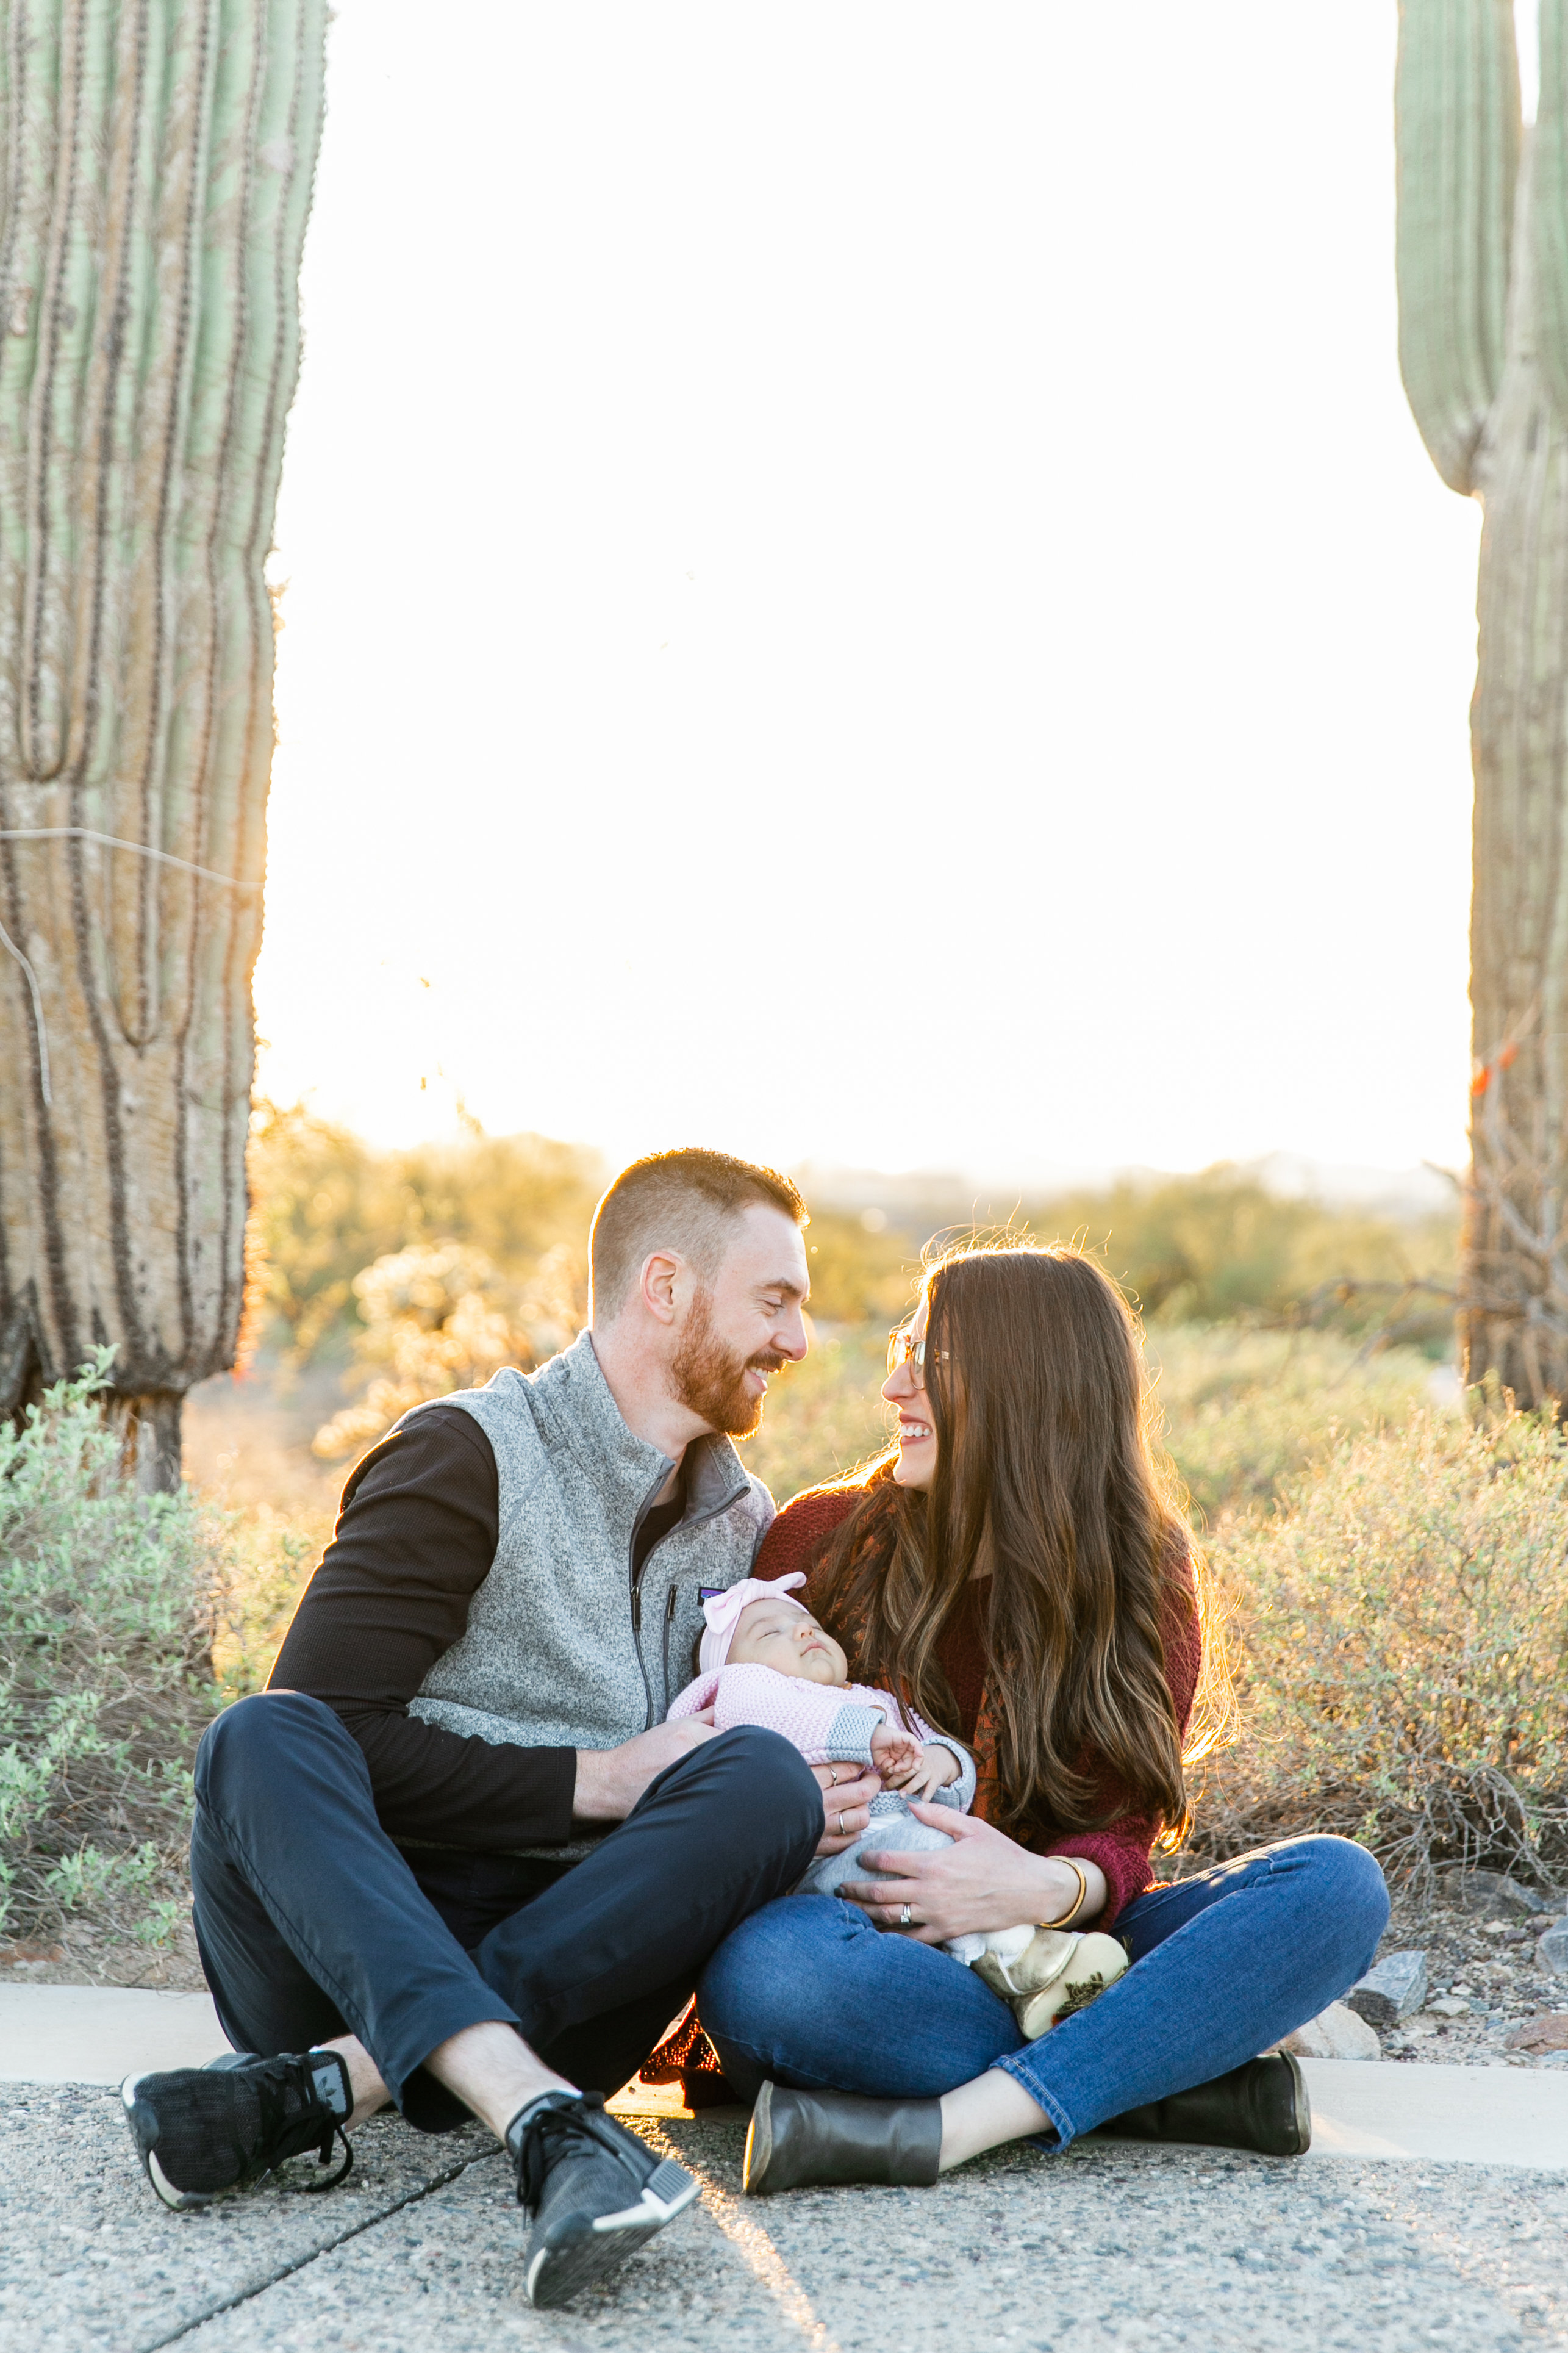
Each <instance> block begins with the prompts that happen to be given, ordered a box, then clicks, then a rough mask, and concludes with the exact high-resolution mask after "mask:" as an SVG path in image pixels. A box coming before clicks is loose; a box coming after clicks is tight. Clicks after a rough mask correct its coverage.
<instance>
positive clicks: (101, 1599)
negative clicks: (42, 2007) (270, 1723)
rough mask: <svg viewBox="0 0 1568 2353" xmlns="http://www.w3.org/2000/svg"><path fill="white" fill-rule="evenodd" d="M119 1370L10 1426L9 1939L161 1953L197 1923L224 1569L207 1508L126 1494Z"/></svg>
mask: <svg viewBox="0 0 1568 2353" xmlns="http://www.w3.org/2000/svg"><path fill="white" fill-rule="evenodd" d="M109 1361H110V1351H108V1350H105V1351H102V1352H100V1356H99V1358H98V1360H97V1362H96V1364H95V1365H93V1366H89V1367H84V1368H83V1370H82V1373H81V1374H80V1375H79V1377H78V1378H77V1379H76V1380H74V1381H62V1382H60V1383H59V1384H58V1387H56V1388H51V1389H49V1390H48V1391H47V1393H46V1395H45V1397H44V1399H43V1402H42V1404H41V1405H38V1406H36V1407H30V1408H29V1409H28V1410H27V1414H26V1419H25V1421H24V1423H23V1426H22V1427H21V1428H20V1429H17V1428H16V1427H15V1426H14V1425H12V1424H10V1423H6V1422H0V1928H4V1929H5V1930H6V1931H8V1932H9V1933H11V1934H13V1935H15V1934H17V1933H23V1932H26V1931H32V1930H37V1929H48V1928H54V1927H58V1926H59V1925H60V1924H61V1923H62V1922H63V1920H64V1919H65V1918H66V1916H67V1915H70V1914H73V1913H76V1914H80V1913H89V1914H90V1915H92V1916H93V1918H94V1920H95V1921H96V1922H97V1923H98V1925H100V1926H104V1927H107V1928H108V1929H109V1930H110V1932H111V1933H113V1934H117V1935H119V1936H126V1937H130V1938H132V1939H135V1940H138V1941H141V1942H144V1943H149V1944H153V1943H160V1942H162V1941H163V1940H164V1939H165V1938H166V1937H167V1936H168V1935H169V1934H170V1932H171V1930H172V1929H173V1927H174V1924H175V1920H176V1917H177V1915H178V1913H179V1911H180V1909H181V1893H182V1886H183V1878H182V1874H183V1867H184V1846H185V1840H186V1837H187V1834H188V1827H189V1816H190V1805H191V1759H192V1754H193V1751H194V1749H195V1743H196V1740H197V1737H198V1736H199V1735H200V1733H201V1730H202V1727H203V1725H205V1723H206V1722H207V1721H208V1719H209V1718H210V1716H211V1715H212V1714H213V1711H214V1709H215V1707H216V1704H217V1697H216V1691H215V1689H214V1685H213V1675H212V1642H213V1635H214V1630H215V1625H216V1620H217V1617H218V1614H219V1610H220V1606H221V1602H222V1598H223V1584H224V1577H225V1568H224V1554H223V1546H222V1541H221V1534H220V1532H218V1531H216V1529H215V1527H214V1525H213V1524H212V1523H211V1522H209V1521H207V1520H205V1519H204V1517H203V1514H202V1513H201V1511H200V1509H199V1507H198V1505H197V1504H196V1503H195V1500H194V1499H193V1498H192V1497H191V1496H189V1495H188V1494H182V1495H153V1496H142V1495H138V1494H136V1493H134V1492H132V1489H130V1488H129V1487H128V1486H127V1485H126V1483H125V1482H124V1481H123V1480H122V1479H121V1476H120V1468H119V1443H118V1440H116V1438H115V1437H114V1435H113V1433H112V1432H111V1431H110V1430H109V1429H108V1428H107V1427H106V1426H105V1423H104V1420H103V1418H102V1416H101V1414H100V1411H99V1409H98V1408H97V1406H96V1404H95V1402H94V1398H95V1393H96V1392H97V1391H98V1390H99V1389H100V1388H102V1387H103V1386H104V1383H105V1379H106V1377H107V1372H108V1366H109Z"/></svg>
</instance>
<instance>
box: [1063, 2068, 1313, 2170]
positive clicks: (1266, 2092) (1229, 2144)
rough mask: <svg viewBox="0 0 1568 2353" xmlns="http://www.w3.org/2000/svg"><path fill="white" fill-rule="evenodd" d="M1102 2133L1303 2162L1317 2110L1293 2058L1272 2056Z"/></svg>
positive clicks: (1114, 2120)
mask: <svg viewBox="0 0 1568 2353" xmlns="http://www.w3.org/2000/svg"><path fill="white" fill-rule="evenodd" d="M1099 2130H1100V2132H1102V2133H1103V2134H1104V2135H1105V2137H1106V2138H1107V2139H1108V2140H1164V2141H1186V2142H1189V2143H1192V2144H1194V2145H1195V2146H1196V2147H1200V2148H1250V2149H1256V2150H1257V2151H1258V2154H1259V2156H1262V2157H1301V2156H1303V2155H1304V2154H1305V2152H1306V2151H1307V2150H1308V2149H1309V2148H1310V2147H1311V2145H1312V2110H1311V2104H1310V2101H1309V2100H1308V2097H1307V2086H1306V2083H1305V2080H1304V2079H1303V2077H1302V2074H1301V2070H1300V2067H1298V2065H1297V2064H1296V2062H1295V2061H1294V2059H1292V2058H1291V2056H1290V2054H1289V2052H1288V2051H1271V2052H1269V2053H1268V2056H1267V2058H1263V2059H1247V2060H1244V2061H1243V2063H1242V2064H1241V2065H1240V2066H1239V2067H1233V2068H1232V2069H1231V2071H1230V2073H1229V2074H1228V2075H1216V2076H1215V2079H1214V2081H1213V2082H1212V2083H1211V2084H1194V2085H1193V2087H1192V2089H1191V2091H1189V2092H1173V2093H1172V2094H1171V2095H1170V2097H1169V2098H1168V2099H1164V2100H1151V2101H1150V2102H1149V2104H1148V2105H1147V2107H1142V2108H1129V2109H1128V2110H1127V2113H1126V2114H1125V2116H1108V2117H1107V2118H1106V2121H1105V2122H1104V2124H1102V2125H1101V2126H1099Z"/></svg>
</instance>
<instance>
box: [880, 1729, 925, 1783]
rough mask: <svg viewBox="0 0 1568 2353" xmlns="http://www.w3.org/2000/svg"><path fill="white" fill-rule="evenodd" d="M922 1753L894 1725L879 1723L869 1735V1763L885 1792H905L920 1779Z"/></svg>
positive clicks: (904, 1733) (914, 1741) (917, 1745)
mask: <svg viewBox="0 0 1568 2353" xmlns="http://www.w3.org/2000/svg"><path fill="white" fill-rule="evenodd" d="M924 1754H925V1752H924V1750H923V1749H922V1748H921V1745H920V1742H919V1741H918V1740H916V1739H914V1738H912V1737H911V1736H910V1734H909V1733H907V1732H900V1730H899V1728H898V1726H897V1725H892V1724H879V1725H878V1726H877V1729H876V1731H875V1732H874V1733H873V1734H872V1735H871V1762H872V1764H873V1765H874V1766H875V1767H876V1768H877V1770H878V1772H879V1774H880V1775H881V1777H882V1787H883V1788H885V1789H900V1790H903V1789H907V1788H909V1787H910V1784H911V1783H912V1782H914V1781H915V1780H917V1779H918V1778H919V1776H920V1773H921V1765H922V1762H923V1758H924Z"/></svg>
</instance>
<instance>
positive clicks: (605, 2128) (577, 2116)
mask: <svg viewBox="0 0 1568 2353" xmlns="http://www.w3.org/2000/svg"><path fill="white" fill-rule="evenodd" d="M547 2096H548V2097H550V2098H551V2105H550V2106H549V2107H539V2108H536V2109H535V2110H534V2113H533V2114H532V2116H530V2117H529V2120H528V2122H527V2124H526V2125H525V2126H523V2128H522V2131H521V2134H520V2135H519V2136H518V2139H517V2143H516V2146H515V2148H514V2152H513V2153H514V2155H515V2156H516V2158H517V2202H518V2204H519V2205H520V2206H523V2207H526V2208H527V2210H528V2211H529V2212H530V2213H531V2214H532V2213H535V2212H537V2211H538V2207H539V2201H540V2200H541V2198H542V2196H543V2194H544V2184H545V2180H546V2179H547V2177H548V2175H549V2173H550V2169H551V2168H552V2165H554V2164H555V2162H556V2160H557V2158H560V2157H561V2156H562V2155H563V2150H564V2147H565V2144H566V2143H567V2142H568V2141H578V2142H582V2141H584V2140H590V2141H597V2142H598V2144H599V2145H600V2147H602V2148H605V2149H606V2150H607V2151H608V2152H609V2154H610V2156H612V2157H614V2158H618V2160H619V2161H620V2163H621V2164H623V2165H624V2164H625V2163H626V2149H625V2147H623V2145H622V2143H621V2140H620V2137H619V2136H618V2134H617V2133H616V2128H615V2126H613V2125H612V2124H611V2123H609V2121H608V2120H607V2119H606V2118H605V2116H602V2115H600V2114H599V2113H597V2112H598V2111H599V2110H601V2109H602V2108H603V2107H604V2105H605V2095H604V2094H603V2092H584V2093H583V2094H581V2095H580V2096H579V2097H577V2098H575V2099H574V2098H573V2097H572V2096H571V2095H570V2094H564V2093H556V2094H552V2095H551V2094H547ZM509 2140H510V2135H509Z"/></svg>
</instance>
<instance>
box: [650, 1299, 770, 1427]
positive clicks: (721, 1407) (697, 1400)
mask: <svg viewBox="0 0 1568 2353" xmlns="http://www.w3.org/2000/svg"><path fill="white" fill-rule="evenodd" d="M788 1361H789V1360H788V1358H787V1357H784V1356H775V1355H774V1354H773V1351H772V1350H771V1349H767V1350H764V1351H763V1353H762V1354H761V1355H759V1356H737V1355H736V1354H735V1351H734V1350H733V1349H732V1348H727V1347H726V1346H725V1345H724V1343H723V1342H722V1340H721V1339H720V1337H719V1335H718V1334H717V1333H716V1332H715V1331H714V1329H713V1318H712V1315H711V1314H710V1309H709V1303H708V1294H707V1293H706V1292H700V1293H698V1295H697V1297H696V1298H695V1299H694V1300H693V1301H692V1303H691V1314H690V1315H689V1317H688V1319H687V1324H686V1335H685V1337H684V1338H683V1339H682V1341H681V1343H680V1352H679V1355H678V1356H677V1357H676V1359H675V1362H674V1364H673V1365H672V1366H670V1377H671V1379H672V1380H673V1382H674V1384H675V1394H676V1396H677V1398H679V1401H680V1403H681V1404H682V1405H683V1406H685V1408H686V1409H687V1411H688V1412H689V1413H694V1414H696V1415H697V1417H698V1418H699V1419H700V1420H702V1421H705V1422H706V1423H707V1424H708V1427H709V1429H710V1430H722V1431H723V1432H724V1435H725V1436H726V1437H727V1438H752V1437H754V1436H755V1434H756V1432H757V1430H758V1429H759V1428H760V1427H761V1424H762V1419H763V1407H764V1406H765V1405H766V1403H767V1394H766V1391H764V1392H763V1395H762V1396H761V1397H753V1396H752V1392H751V1390H750V1389H749V1388H747V1387H746V1375H747V1373H748V1372H749V1371H752V1370H755V1371H757V1372H759V1373H776V1372H777V1371H778V1370H779V1368H780V1366H783V1365H784V1364H786V1363H787V1362H788Z"/></svg>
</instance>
